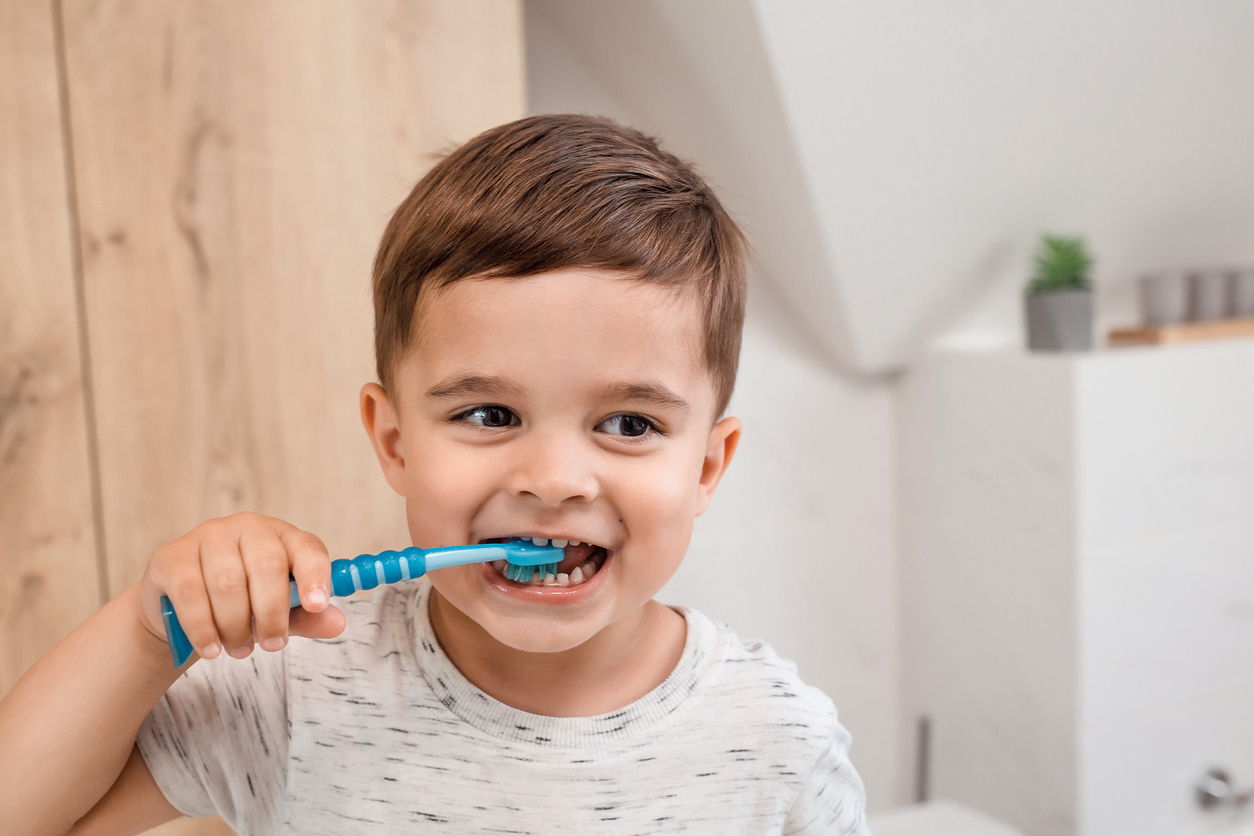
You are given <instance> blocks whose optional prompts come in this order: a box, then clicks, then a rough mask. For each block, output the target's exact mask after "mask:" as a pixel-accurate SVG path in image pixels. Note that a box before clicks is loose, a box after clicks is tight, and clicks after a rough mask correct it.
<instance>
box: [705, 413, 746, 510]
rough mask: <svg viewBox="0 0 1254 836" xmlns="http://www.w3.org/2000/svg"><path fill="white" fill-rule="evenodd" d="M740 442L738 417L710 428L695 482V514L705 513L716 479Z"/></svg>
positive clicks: (727, 419)
mask: <svg viewBox="0 0 1254 836" xmlns="http://www.w3.org/2000/svg"><path fill="white" fill-rule="evenodd" d="M739 443H740V419H739V418H735V417H728V418H724V419H723V420H722V421H719V422H718V423H717V424H715V425H714V427H713V428H712V429H711V430H710V443H709V445H707V446H706V448H705V460H704V461H703V462H702V463H701V479H700V480H699V481H698V482H697V516H698V517H699V516H701V515H702V514H704V513H705V509H706V508H709V507H710V500H711V499H713V498H714V489H715V488H717V487H718V481H719V480H720V479H722V478H723V474H724V473H726V472H727V466H728V465H729V464H731V460H732V456H734V455H735V454H736V445H737V444H739Z"/></svg>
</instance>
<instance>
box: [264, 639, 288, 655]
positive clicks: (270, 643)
mask: <svg viewBox="0 0 1254 836" xmlns="http://www.w3.org/2000/svg"><path fill="white" fill-rule="evenodd" d="M285 644H287V639H285V638H283V637H282V636H271V637H270V638H268V639H266V640H265V641H263V642H262V643H261V649H262V650H269V651H270V652H271V653H273V652H274V651H276V650H282V649H283V645H285Z"/></svg>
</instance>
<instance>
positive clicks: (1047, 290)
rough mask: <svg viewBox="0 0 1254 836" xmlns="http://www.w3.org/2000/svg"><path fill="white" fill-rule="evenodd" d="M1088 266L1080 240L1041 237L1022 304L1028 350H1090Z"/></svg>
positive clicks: (1090, 300)
mask: <svg viewBox="0 0 1254 836" xmlns="http://www.w3.org/2000/svg"><path fill="white" fill-rule="evenodd" d="M1092 266H1093V257H1092V256H1091V255H1089V251H1088V247H1087V246H1086V245H1085V243H1084V239H1082V238H1068V237H1065V236H1061V235H1042V236H1041V245H1040V248H1039V249H1038V250H1037V251H1036V261H1035V268H1036V269H1035V271H1034V273H1033V275H1032V281H1031V283H1030V284H1029V285H1028V290H1027V295H1026V297H1025V300H1024V301H1025V304H1026V313H1027V321H1028V322H1027V324H1028V348H1029V349H1031V350H1032V351H1087V350H1089V349H1090V348H1092V347H1093V291H1092V288H1091V287H1090V284H1089V271H1090V269H1091V268H1092Z"/></svg>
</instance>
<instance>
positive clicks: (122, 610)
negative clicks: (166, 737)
mask: <svg viewBox="0 0 1254 836" xmlns="http://www.w3.org/2000/svg"><path fill="white" fill-rule="evenodd" d="M192 658H193V660H194V659H196V658H197V657H196V656H193V657H192ZM179 674H180V671H179V670H178V669H176V668H175V667H174V663H173V662H172V661H171V659H170V653H169V651H168V650H167V648H166V646H165V644H164V643H163V642H162V641H161V640H160V639H159V638H158V637H156V636H154V635H153V634H152V632H151V631H149V630H148V629H147V628H146V627H144V625H143V624H142V623H141V622H140V620H139V585H138V584H136V585H135V586H132V587H130V588H129V589H127V590H126V591H124V592H123V593H121V594H120V595H118V596H117V597H116V598H114V599H113V600H112V601H110V602H109V603H108V604H106V605H105V606H103V607H101V608H100V610H98V611H97V612H96V613H95V614H94V615H92V616H91V617H90V618H88V619H87V620H86V621H84V622H83V623H82V624H80V625H79V626H78V627H77V628H76V629H75V630H74V631H73V632H72V633H70V634H69V635H68V636H66V637H65V638H64V639H62V640H61V641H60V642H58V643H57V645H56V646H55V647H53V648H52V650H50V651H48V653H46V654H45V655H44V656H43V657H42V658H40V659H39V661H38V662H36V663H35V664H34V666H32V667H31V669H30V670H28V671H27V672H26V674H25V675H24V676H22V678H21V679H19V680H18V682H17V684H16V685H14V686H13V689H12V690H11V691H10V692H9V693H8V695H7V696H6V697H5V698H4V700H3V701H2V702H0V751H2V752H3V753H4V757H3V758H0V787H3V788H4V796H5V797H6V798H10V799H14V800H16V801H17V804H16V805H5V806H6V808H7V809H6V811H5V819H6V821H5V825H6V828H8V827H11V828H13V830H12V831H11V832H13V833H21V834H35V833H41V834H42V833H65V832H66V831H68V830H69V829H70V827H71V826H72V825H73V824H74V822H75V821H77V820H78V818H79V817H81V816H83V815H84V814H85V813H86V812H87V811H88V810H89V809H91V807H92V805H93V804H95V803H96V801H97V800H99V799H100V797H101V796H103V795H104V793H105V792H106V791H107V790H108V789H109V787H110V786H112V785H113V782H114V780H115V779H116V778H117V776H118V774H119V773H120V772H121V771H122V767H123V766H124V765H125V764H126V759H127V757H128V756H129V755H130V753H131V748H132V746H133V745H134V742H135V734H136V732H137V731H138V730H139V726H140V724H141V723H142V722H143V720H144V717H145V716H146V715H147V714H148V712H149V711H150V710H151V709H152V706H153V705H154V704H155V703H156V702H157V700H158V699H160V698H161V695H162V694H164V693H165V691H166V689H167V688H169V687H170V685H171V684H173V683H174V681H175V680H176V679H178V677H179ZM6 832H8V831H6Z"/></svg>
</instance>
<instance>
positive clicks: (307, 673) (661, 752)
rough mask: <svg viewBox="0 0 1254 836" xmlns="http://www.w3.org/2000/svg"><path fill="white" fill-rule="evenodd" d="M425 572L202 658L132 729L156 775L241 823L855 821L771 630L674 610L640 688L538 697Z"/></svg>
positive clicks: (848, 830)
mask: <svg viewBox="0 0 1254 836" xmlns="http://www.w3.org/2000/svg"><path fill="white" fill-rule="evenodd" d="M429 591H430V585H429V584H428V583H426V582H425V581H418V582H413V583H409V584H400V585H396V586H391V587H387V588H386V589H380V590H376V592H375V595H374V598H373V600H370V601H365V600H351V601H348V602H346V603H344V604H343V607H344V609H345V612H346V614H347V616H348V626H347V628H346V629H345V631H344V633H343V634H342V635H340V636H339V637H338V638H335V639H328V640H311V639H300V638H298V639H294V640H293V641H292V642H291V643H289V645H288V646H287V647H286V648H285V649H284V650H283V651H281V652H279V653H261V652H256V653H254V654H253V655H252V656H251V657H249V658H248V659H246V660H243V661H240V660H237V659H232V658H230V657H228V656H226V655H225V654H223V655H221V656H219V657H218V658H217V659H214V660H209V661H206V660H202V661H199V662H197V663H196V664H195V665H193V666H192V667H191V669H190V670H189V671H188V672H187V673H186V674H185V675H184V676H183V677H182V678H180V679H179V681H178V682H176V683H175V684H174V686H173V687H171V688H170V690H169V692H168V693H167V694H166V695H165V696H164V697H162V698H161V700H160V702H158V703H157V705H156V706H154V708H153V710H152V713H151V714H149V716H148V718H147V719H146V720H145V721H144V724H143V726H142V727H141V729H140V733H139V737H138V741H137V742H138V744H139V749H140V752H141V753H142V754H143V756H144V760H145V761H146V762H147V764H148V768H149V769H150V770H151V772H152V774H153V777H154V778H155V779H156V781H157V784H158V786H160V788H161V791H162V792H163V793H165V795H166V797H167V798H168V799H169V800H170V802H171V803H172V804H173V805H174V806H175V807H177V808H178V809H179V810H181V811H182V812H184V813H185V814H187V815H191V816H199V815H208V814H212V813H218V814H220V815H221V816H222V817H223V818H224V819H226V821H227V822H228V823H229V824H230V825H231V826H232V827H234V828H235V829H236V831H238V832H239V833H240V834H241V836H254V834H271V833H284V834H288V833H290V834H336V836H342V835H343V834H359V833H360V834H366V833H370V834H374V833H401V832H404V833H430V834H454V833H459V834H461V833H510V834H544V833H563V832H565V833H579V834H598V833H614V834H627V833H640V834H663V833H688V834H692V833H702V834H704V833H717V834H736V833H743V834H754V836H761V834H765V833H807V834H820V833H821V834H859V835H860V836H861V835H862V834H867V833H868V831H867V829H866V824H865V820H864V817H863V807H864V795H863V790H862V782H861V781H860V780H859V778H858V774H857V773H856V772H855V771H854V768H853V766H852V765H851V764H850V762H849V760H848V758H847V756H846V751H847V749H848V747H849V735H848V733H847V732H846V731H845V730H844V729H843V728H842V727H841V726H840V724H839V723H837V721H836V709H835V707H834V706H833V705H832V702H831V700H829V699H828V698H827V697H826V696H825V695H824V694H823V693H822V692H821V691H819V690H817V689H815V688H811V687H809V686H807V685H805V684H804V683H802V682H801V680H800V679H799V678H798V677H797V673H796V668H795V667H794V666H793V665H792V664H791V663H790V662H786V661H783V660H781V659H780V658H779V657H778V656H776V655H775V653H774V652H773V651H772V650H771V649H770V648H769V647H768V646H766V645H765V644H761V643H758V642H751V643H749V644H743V643H741V642H740V640H739V639H737V638H736V636H735V634H734V633H733V632H732V631H731V630H730V629H729V628H728V627H726V626H724V625H716V624H714V623H713V622H712V621H710V620H709V619H708V618H706V617H705V616H703V615H701V614H700V613H697V612H694V611H692V610H686V611H683V613H684V616H685V618H686V620H687V624H688V636H687V640H686V642H685V644H684V650H683V656H682V658H681V659H680V661H679V664H678V665H677V666H676V667H675V670H674V671H672V672H671V674H670V676H668V677H667V678H666V680H665V681H664V682H662V684H661V685H659V686H658V687H657V688H655V689H654V690H653V691H651V692H650V693H649V694H646V695H645V696H644V697H642V698H641V699H639V700H637V701H636V702H633V703H631V704H630V705H628V706H626V707H624V708H622V709H620V710H618V711H614V712H611V713H609V714H603V715H600V716H597V717H543V716H540V715H536V714H528V713H527V712H524V711H519V710H518V709H515V708H511V707H509V706H507V705H504V704H503V703H500V702H498V701H496V700H495V699H493V698H492V697H490V696H488V695H487V694H485V693H484V692H483V691H480V690H479V689H478V688H476V687H475V686H474V685H472V684H471V683H470V682H469V681H468V680H467V679H466V678H465V677H464V676H462V675H461V673H460V672H459V671H458V670H457V668H456V667H454V665H453V664H452V662H451V661H450V660H449V659H448V657H447V656H445V655H444V651H443V650H442V649H441V648H440V645H439V643H438V642H437V641H436V640H435V636H434V634H433V633H432V631H431V623H430V620H429V619H428V617H427V600H428V595H429Z"/></svg>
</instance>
